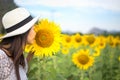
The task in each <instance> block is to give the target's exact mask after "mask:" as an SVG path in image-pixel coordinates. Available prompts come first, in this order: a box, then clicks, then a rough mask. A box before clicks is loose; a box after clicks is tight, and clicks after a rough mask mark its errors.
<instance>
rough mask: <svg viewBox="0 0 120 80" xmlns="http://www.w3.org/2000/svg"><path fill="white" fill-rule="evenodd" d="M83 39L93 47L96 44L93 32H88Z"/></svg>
mask: <svg viewBox="0 0 120 80" xmlns="http://www.w3.org/2000/svg"><path fill="white" fill-rule="evenodd" d="M85 41H86V43H87V45H89V46H91V47H94V46H96V42H97V41H96V37H95V35H94V34H90V35H86V36H85Z"/></svg>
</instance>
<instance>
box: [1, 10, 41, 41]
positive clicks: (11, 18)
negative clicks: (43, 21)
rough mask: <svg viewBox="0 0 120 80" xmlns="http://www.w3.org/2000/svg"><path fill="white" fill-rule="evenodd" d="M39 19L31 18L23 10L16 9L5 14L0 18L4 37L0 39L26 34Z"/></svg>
mask: <svg viewBox="0 0 120 80" xmlns="http://www.w3.org/2000/svg"><path fill="white" fill-rule="evenodd" d="M38 19H39V16H37V17H35V18H32V16H31V15H30V13H29V12H28V11H27V10H26V9H25V8H16V9H14V10H11V11H9V12H7V13H6V14H5V15H4V16H3V18H2V24H3V27H4V29H5V30H6V35H4V36H2V37H0V39H3V38H7V37H11V36H15V35H19V34H22V33H25V32H27V31H28V30H29V29H30V28H31V27H32V26H33V25H34V24H35V23H36V22H37V20H38Z"/></svg>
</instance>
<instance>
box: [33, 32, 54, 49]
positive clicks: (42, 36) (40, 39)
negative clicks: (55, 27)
mask: <svg viewBox="0 0 120 80" xmlns="http://www.w3.org/2000/svg"><path fill="white" fill-rule="evenodd" d="M35 40H36V43H37V44H38V45H39V46H41V47H44V48H45V47H49V46H51V45H52V43H53V41H54V36H53V34H52V33H51V32H50V31H48V30H39V31H38V32H37V34H36V37H35Z"/></svg>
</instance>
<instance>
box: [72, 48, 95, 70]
mask: <svg viewBox="0 0 120 80" xmlns="http://www.w3.org/2000/svg"><path fill="white" fill-rule="evenodd" d="M72 61H73V63H74V64H75V65H77V67H79V68H80V69H84V70H86V69H88V68H89V67H90V66H92V65H93V62H94V58H93V57H92V56H90V55H89V50H80V51H78V52H77V53H74V54H73V56H72Z"/></svg>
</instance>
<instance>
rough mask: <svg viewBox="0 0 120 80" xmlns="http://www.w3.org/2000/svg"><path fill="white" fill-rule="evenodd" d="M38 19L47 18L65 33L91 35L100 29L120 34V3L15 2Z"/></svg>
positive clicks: (98, 0)
mask: <svg viewBox="0 0 120 80" xmlns="http://www.w3.org/2000/svg"><path fill="white" fill-rule="evenodd" d="M14 2H15V3H16V4H17V5H18V6H20V7H25V8H26V9H27V10H29V12H30V13H31V14H32V15H33V16H34V17H35V16H37V15H40V18H41V19H42V18H47V19H49V20H52V21H54V22H56V23H57V24H59V25H60V27H61V29H62V31H63V32H67V31H69V32H81V33H87V32H89V31H90V30H91V29H92V28H94V27H97V28H99V29H104V30H107V31H112V30H115V31H120V5H119V3H120V0H14Z"/></svg>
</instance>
